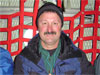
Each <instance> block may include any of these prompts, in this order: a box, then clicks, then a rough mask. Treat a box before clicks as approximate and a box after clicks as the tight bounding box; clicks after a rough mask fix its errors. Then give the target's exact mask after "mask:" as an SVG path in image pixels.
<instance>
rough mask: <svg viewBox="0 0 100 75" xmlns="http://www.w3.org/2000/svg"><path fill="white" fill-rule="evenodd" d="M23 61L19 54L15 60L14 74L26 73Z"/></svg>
mask: <svg viewBox="0 0 100 75" xmlns="http://www.w3.org/2000/svg"><path fill="white" fill-rule="evenodd" d="M22 65H23V62H22V59H21V57H20V56H19V55H17V56H16V57H15V60H14V74H15V75H16V74H24V69H23V66H22Z"/></svg>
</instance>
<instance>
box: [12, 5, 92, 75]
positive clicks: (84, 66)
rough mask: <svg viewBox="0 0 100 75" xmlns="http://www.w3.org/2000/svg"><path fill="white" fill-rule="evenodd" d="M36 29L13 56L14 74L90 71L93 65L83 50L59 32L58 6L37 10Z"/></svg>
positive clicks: (45, 6)
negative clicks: (35, 32)
mask: <svg viewBox="0 0 100 75" xmlns="http://www.w3.org/2000/svg"><path fill="white" fill-rule="evenodd" d="M36 25H37V28H38V31H39V34H37V35H36V36H35V37H34V38H32V39H31V40H30V41H29V43H28V46H27V47H25V48H24V49H23V51H22V52H21V53H20V54H19V55H18V56H17V57H16V59H15V67H14V74H33V75H35V74H36V75H38V74H40V75H53V74H54V75H64V74H65V75H66V74H68V75H69V74H75V75H81V74H93V73H94V71H93V67H92V65H91V63H90V62H88V60H87V58H86V55H85V53H84V52H82V51H81V50H79V49H78V48H77V47H75V46H74V44H73V43H72V41H71V39H70V38H69V37H68V36H66V34H65V33H64V32H62V31H61V28H62V26H63V13H62V10H61V8H59V7H58V6H56V5H54V4H52V3H46V4H44V5H43V6H42V7H41V8H40V9H39V11H38V14H37V19H36Z"/></svg>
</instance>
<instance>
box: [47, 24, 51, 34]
mask: <svg viewBox="0 0 100 75" xmlns="http://www.w3.org/2000/svg"><path fill="white" fill-rule="evenodd" d="M47 30H48V32H52V25H50V24H49V25H48V28H47Z"/></svg>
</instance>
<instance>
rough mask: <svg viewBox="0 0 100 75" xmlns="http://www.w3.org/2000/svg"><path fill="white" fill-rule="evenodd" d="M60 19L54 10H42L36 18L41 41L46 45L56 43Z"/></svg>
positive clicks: (58, 37)
mask: <svg viewBox="0 0 100 75" xmlns="http://www.w3.org/2000/svg"><path fill="white" fill-rule="evenodd" d="M61 25H62V23H61V19H60V17H59V16H58V15H57V13H55V12H44V13H42V14H41V15H40V17H39V19H38V30H39V35H40V38H41V42H42V43H44V44H48V45H53V44H57V43H58V42H59V39H60V34H61Z"/></svg>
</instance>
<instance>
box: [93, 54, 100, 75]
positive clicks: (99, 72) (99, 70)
mask: <svg viewBox="0 0 100 75" xmlns="http://www.w3.org/2000/svg"><path fill="white" fill-rule="evenodd" d="M94 68H95V75H100V54H99V56H98V57H97V59H96V60H95V62H94Z"/></svg>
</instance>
